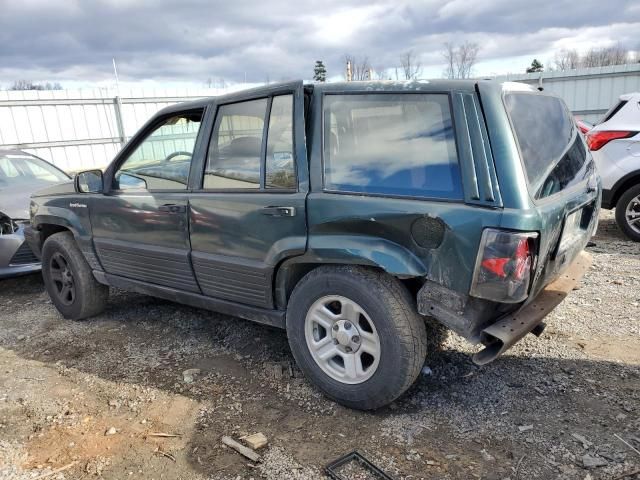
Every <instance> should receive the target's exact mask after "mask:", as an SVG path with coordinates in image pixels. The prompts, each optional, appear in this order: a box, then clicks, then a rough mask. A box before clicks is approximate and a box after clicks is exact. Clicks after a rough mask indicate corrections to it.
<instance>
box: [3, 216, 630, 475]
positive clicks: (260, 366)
mask: <svg viewBox="0 0 640 480" xmlns="http://www.w3.org/2000/svg"><path fill="white" fill-rule="evenodd" d="M589 251H590V252H591V253H592V254H593V255H594V266H593V267H592V269H591V270H590V272H589V273H588V274H587V276H586V277H585V279H584V280H583V281H582V283H581V286H580V288H579V289H577V290H575V291H574V292H572V293H571V294H570V296H569V297H568V298H567V299H566V300H565V302H563V303H562V304H561V305H560V307H558V308H557V309H556V310H555V311H554V312H553V313H552V314H551V315H550V316H549V317H548V321H547V323H548V325H549V326H548V328H547V329H546V331H545V332H544V334H543V335H542V337H540V338H536V337H533V336H531V335H530V336H528V337H527V338H525V339H524V340H523V341H522V342H520V343H519V344H517V345H516V346H515V347H514V348H512V349H511V350H509V351H508V352H507V353H506V354H505V355H504V356H503V357H501V358H500V359H498V360H497V361H495V362H494V363H492V364H490V365H488V366H485V367H482V368H479V367H476V366H475V365H473V364H472V363H471V361H470V359H469V354H470V353H473V351H475V348H474V347H472V346H469V345H467V344H466V343H465V342H464V341H463V340H462V339H460V338H458V337H456V336H453V335H452V336H450V337H449V338H448V340H447V341H446V343H445V345H444V346H443V350H442V351H440V352H436V353H432V354H431V355H430V356H429V358H428V359H427V366H428V367H429V368H425V370H424V372H425V373H424V375H422V376H421V378H420V380H419V381H418V382H417V384H416V385H415V386H414V387H413V388H412V389H411V390H410V391H409V392H408V393H407V394H406V395H404V396H403V397H402V398H401V399H400V400H398V401H396V402H395V403H394V404H392V405H391V406H389V407H388V408H385V409H382V410H380V411H377V412H374V413H363V412H357V411H351V410H348V409H345V408H342V407H340V406H338V405H336V404H335V403H333V402H331V401H329V400H327V399H325V398H324V397H323V396H322V395H321V394H319V393H318V392H317V391H316V390H315V389H314V388H313V386H311V385H310V384H309V383H308V382H307V381H306V380H305V379H304V378H302V376H301V375H300V372H299V371H298V370H297V369H296V368H295V366H294V365H293V360H292V357H291V353H290V351H289V348H288V344H287V340H286V337H285V335H284V333H283V332H282V331H278V330H275V329H270V328H268V327H264V326H260V325H255V324H251V323H249V322H244V321H241V320H237V319H234V318H231V317H227V316H223V315H218V314H215V313H210V312H206V311H202V310H197V309H193V308H189V307H184V306H181V305H177V304H173V303H171V302H166V301H162V300H157V299H153V298H150V297H145V296H142V295H137V294H133V293H126V292H120V291H112V295H111V297H110V303H109V308H108V309H107V311H106V312H105V313H104V314H102V315H100V316H98V317H96V318H93V319H91V320H88V321H85V322H70V321H65V320H64V319H63V318H62V317H61V316H60V315H59V314H58V313H57V311H56V310H55V309H54V308H53V306H52V305H51V303H50V301H49V299H48V297H47V295H46V293H45V292H44V288H43V285H42V281H41V279H40V278H39V276H37V275H36V276H28V277H22V278H16V279H11V280H4V281H1V282H0V306H1V310H0V326H1V328H0V479H3V480H4V479H16V480H17V479H20V480H22V479H32V480H33V479H35V478H39V476H41V475H43V474H49V473H51V475H49V476H47V477H46V478H58V479H70V478H73V479H76V478H95V477H96V476H101V478H106V479H122V478H140V479H160V478H166V479H251V478H253V479H256V480H257V479H261V478H264V479H274V480H275V479H278V480H280V479H300V480H301V479H321V478H325V477H324V476H323V474H322V471H323V468H324V465H326V463H328V462H330V461H332V460H334V459H335V458H337V457H339V456H341V455H343V454H345V453H348V452H349V451H351V450H354V449H358V450H359V451H361V452H362V453H363V454H365V456H367V457H368V458H369V459H370V460H372V461H373V462H374V463H375V464H376V465H378V466H379V467H381V468H382V469H383V470H385V471H386V472H387V473H388V474H390V475H392V476H394V477H395V478H398V479H420V478H423V479H457V478H463V479H467V478H482V479H496V480H506V479H510V480H515V479H530V478H540V479H552V478H557V479H566V480H569V479H579V480H586V479H592V480H595V479H614V478H629V479H640V474H639V473H632V472H634V471H637V470H638V469H639V468H640V453H638V452H637V450H640V401H639V400H640V323H639V322H638V320H639V319H640V307H639V304H640V288H639V287H640V275H638V272H639V271H640V256H639V254H640V244H634V243H632V242H629V241H627V240H625V239H624V237H622V235H621V234H620V233H619V231H618V230H617V228H616V226H615V223H614V221H613V217H612V215H611V214H610V212H604V213H603V216H602V219H601V221H600V228H599V232H598V235H597V236H596V238H595V246H593V247H590V248H589ZM193 369H196V370H193ZM187 370H190V371H189V372H186V371H187ZM185 372H186V373H185ZM256 432H262V433H264V434H265V435H266V436H267V437H268V438H269V445H268V446H267V447H265V448H263V449H261V450H259V453H260V454H261V455H262V461H261V462H259V463H257V464H253V463H252V462H250V461H248V460H247V459H245V458H244V457H242V456H240V455H239V454H237V453H236V452H235V451H233V450H231V449H228V448H227V447H223V446H222V445H221V443H220V438H221V437H222V436H223V435H230V436H233V437H234V438H239V437H242V436H243V435H247V434H252V433H256ZM158 433H163V434H172V435H176V436H172V437H167V436H157V434H158ZM618 437H619V438H621V439H623V440H625V441H626V442H627V443H628V444H629V446H628V445H625V443H623V442H622V441H621V440H620V439H619V438H618ZM633 448H635V449H636V451H634V450H633ZM61 468H62V469H63V470H61V471H59V472H58V473H53V472H55V471H56V470H58V469H61ZM344 473H346V474H349V476H348V477H347V478H350V479H356V478H365V479H366V478H369V477H368V476H367V474H366V473H365V472H362V471H360V470H359V469H358V468H357V467H356V466H351V467H348V468H347V469H345V471H344ZM623 475H626V476H624V477H623Z"/></svg>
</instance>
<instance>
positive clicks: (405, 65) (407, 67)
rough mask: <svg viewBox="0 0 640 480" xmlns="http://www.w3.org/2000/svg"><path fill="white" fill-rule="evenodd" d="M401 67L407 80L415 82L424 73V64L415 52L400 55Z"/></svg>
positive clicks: (410, 51)
mask: <svg viewBox="0 0 640 480" xmlns="http://www.w3.org/2000/svg"><path fill="white" fill-rule="evenodd" d="M400 65H401V66H402V73H403V74H404V78H405V79H406V80H415V79H416V78H418V77H419V76H420V75H421V73H422V64H421V63H420V61H419V60H418V57H417V56H416V54H415V53H414V51H413V50H409V51H408V52H405V53H403V54H402V55H400Z"/></svg>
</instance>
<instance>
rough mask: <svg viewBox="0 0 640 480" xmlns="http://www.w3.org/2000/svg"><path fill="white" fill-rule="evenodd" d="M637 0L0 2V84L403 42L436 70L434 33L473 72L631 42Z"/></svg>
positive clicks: (332, 62)
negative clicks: (465, 54) (459, 51)
mask: <svg viewBox="0 0 640 480" xmlns="http://www.w3.org/2000/svg"><path fill="white" fill-rule="evenodd" d="M639 32H640V1H638V0H629V1H627V0H608V1H603V0H579V1H576V0H541V1H535V0H526V1H525V0H452V1H448V2H447V1H442V0H433V1H432V0H423V1H413V2H405V1H401V0H391V1H382V0H381V1H376V0H372V1H368V2H360V1H356V0H340V1H335V0H321V1H315V0H314V1H302V0H298V1H296V2H285V1H268V0H247V1H244V0H226V1H218V0H146V1H142V0H138V1H135V0H55V1H54V0H48V1H47V0H0V86H4V87H6V86H8V85H9V84H10V83H11V82H12V81H14V80H16V79H28V80H33V81H59V82H61V83H62V84H63V85H65V84H66V85H69V84H72V85H74V86H78V85H93V84H99V85H104V86H108V85H110V84H112V83H113V68H112V61H111V59H112V58H113V57H115V58H116V59H117V64H118V70H119V74H120V79H121V81H122V82H126V83H129V82H131V83H142V84H150V83H153V84H158V85H167V86H175V85H181V84H193V85H197V86H203V85H204V84H205V83H206V82H207V79H209V78H211V79H212V80H213V81H218V80H219V79H224V80H225V81H226V82H227V83H228V84H230V83H238V82H240V83H242V82H244V81H245V78H246V81H247V82H250V83H253V82H263V81H265V80H266V79H269V80H271V81H277V80H283V79H292V78H304V79H310V78H311V76H312V72H313V64H314V62H315V60H318V59H321V60H323V61H324V62H325V64H326V65H327V69H328V74H329V77H336V78H337V77H339V76H341V75H342V71H343V69H344V65H343V64H344V55H345V54H346V53H351V54H354V55H359V56H362V55H366V56H368V57H369V59H370V61H371V64H372V65H373V67H375V68H378V69H380V68H383V67H387V68H389V67H391V68H392V67H394V66H396V65H398V64H399V60H398V58H399V56H400V54H401V53H402V52H405V51H407V50H413V51H414V52H415V53H416V54H417V55H418V56H419V57H420V60H421V62H422V64H423V65H424V67H425V68H424V72H423V76H424V77H440V76H442V72H443V69H444V62H443V57H442V53H441V52H442V46H443V43H444V42H447V41H449V42H462V41H465V40H469V41H474V42H478V43H479V44H480V45H481V51H480V55H479V63H478V65H477V67H476V69H475V73H476V74H478V75H490V74H496V73H507V72H521V71H523V70H524V68H525V67H526V66H527V65H528V64H530V63H531V60H532V59H533V58H534V57H537V58H538V59H539V60H540V61H542V62H543V63H545V64H546V63H547V61H548V60H550V59H552V57H553V52H554V51H557V50H560V49H562V48H578V49H580V50H585V49H587V48H589V47H593V46H596V47H598V46H607V45H611V44H614V43H618V42H619V43H621V44H623V45H625V46H627V47H628V48H630V49H632V50H640V34H639Z"/></svg>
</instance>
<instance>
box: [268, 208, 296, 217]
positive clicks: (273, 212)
mask: <svg viewBox="0 0 640 480" xmlns="http://www.w3.org/2000/svg"><path fill="white" fill-rule="evenodd" d="M262 214H263V215H269V216H271V217H295V216H296V209H295V207H264V208H263V209H262Z"/></svg>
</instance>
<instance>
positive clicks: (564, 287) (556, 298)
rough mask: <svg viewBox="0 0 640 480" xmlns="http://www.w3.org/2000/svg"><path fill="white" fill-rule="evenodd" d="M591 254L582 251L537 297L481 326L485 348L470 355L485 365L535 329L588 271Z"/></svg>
mask: <svg viewBox="0 0 640 480" xmlns="http://www.w3.org/2000/svg"><path fill="white" fill-rule="evenodd" d="M591 262H592V257H591V255H590V254H589V253H587V252H585V251H582V252H581V253H580V254H579V255H578V256H577V258H576V259H575V260H574V262H573V263H572V264H571V265H570V266H569V267H568V268H567V270H566V271H565V272H564V273H563V274H562V275H560V277H559V278H558V279H556V280H555V281H554V282H552V283H550V284H549V285H547V286H546V287H545V288H544V289H543V290H542V291H541V292H540V294H538V296H537V297H536V298H534V299H533V300H532V301H531V302H529V303H527V304H525V305H524V306H523V307H522V308H520V309H519V310H516V311H515V312H513V313H510V314H508V315H506V316H505V317H503V318H501V319H499V320H498V321H497V322H495V323H493V324H492V325H490V326H488V327H487V328H485V329H483V330H482V331H481V333H480V340H481V342H482V343H483V344H484V345H485V348H484V349H483V350H481V351H479V352H478V353H476V354H475V355H474V356H473V362H474V363H475V364H477V365H485V364H487V363H489V362H491V361H493V360H495V359H496V358H497V357H498V356H500V355H502V354H503V353H504V352H505V351H506V350H508V349H509V348H511V347H512V346H513V345H514V344H515V343H517V342H518V341H519V340H521V339H522V338H523V337H524V336H525V335H526V334H527V333H530V332H531V331H532V330H534V329H535V328H536V327H537V326H538V325H540V323H542V320H543V319H544V317H546V316H547V315H548V314H549V313H551V311H552V310H553V309H554V308H556V307H557V306H558V305H559V304H560V303H561V302H562V301H563V300H564V299H565V297H566V296H567V295H568V294H569V292H571V290H573V288H574V287H575V286H576V284H577V283H578V282H579V281H580V279H581V278H582V277H583V276H584V274H585V273H586V272H587V270H589V267H590V266H591Z"/></svg>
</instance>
